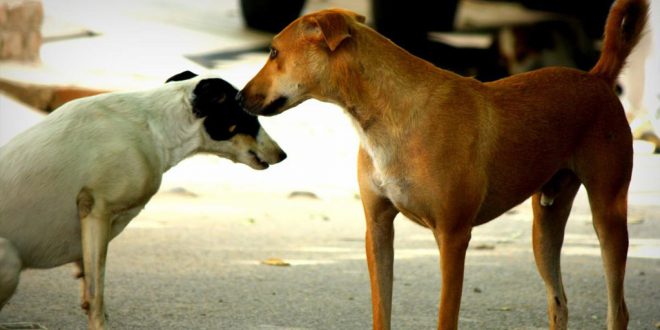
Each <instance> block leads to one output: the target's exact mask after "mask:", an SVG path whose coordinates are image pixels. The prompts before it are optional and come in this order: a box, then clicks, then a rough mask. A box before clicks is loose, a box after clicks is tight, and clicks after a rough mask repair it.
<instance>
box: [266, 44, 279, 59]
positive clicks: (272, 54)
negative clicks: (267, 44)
mask: <svg viewBox="0 0 660 330" xmlns="http://www.w3.org/2000/svg"><path fill="white" fill-rule="evenodd" d="M277 53H278V52H277V49H275V48H273V47H271V48H270V55H268V57H270V59H271V60H274V59H275V58H276V57H277Z"/></svg>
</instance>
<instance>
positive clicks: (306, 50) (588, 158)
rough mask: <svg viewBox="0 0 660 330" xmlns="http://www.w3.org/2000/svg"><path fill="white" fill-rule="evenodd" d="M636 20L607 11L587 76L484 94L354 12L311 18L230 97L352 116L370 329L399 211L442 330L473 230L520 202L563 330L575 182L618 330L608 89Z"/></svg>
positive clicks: (617, 131)
mask: <svg viewBox="0 0 660 330" xmlns="http://www.w3.org/2000/svg"><path fill="white" fill-rule="evenodd" d="M646 13H647V3H646V1H644V0H619V1H617V2H616V4H615V5H614V7H613V9H612V11H611V13H610V16H609V18H608V21H607V26H606V36H605V43H604V49H603V54H602V56H601V58H600V60H599V62H598V64H596V66H595V67H594V68H593V69H592V70H591V71H590V72H588V73H587V72H582V71H578V70H573V69H562V68H550V69H542V70H538V71H535V72H530V73H525V74H520V75H516V76H512V77H510V78H506V79H503V80H499V81H496V82H493V83H486V84H483V83H480V82H478V81H476V80H474V79H471V78H465V77H461V76H458V75H455V74H453V73H450V72H447V71H444V70H441V69H438V68H436V67H434V66H433V65H431V64H430V63H428V62H425V61H423V60H421V59H419V58H417V57H415V56H412V55H411V54H409V53H407V52H406V51H404V50H403V49H401V48H399V47H397V46H396V45H395V44H393V43H392V42H390V41H389V40H388V39H386V38H384V37H383V36H381V35H379V34H378V33H376V32H375V31H374V30H372V29H370V28H369V27H367V26H366V25H364V24H362V23H363V22H364V17H362V16H359V15H357V14H355V13H351V12H348V11H344V10H325V11H320V12H317V13H313V14H309V15H306V16H303V17H301V18H299V19H298V20H296V21H294V22H293V23H291V25H289V26H288V27H286V28H285V29H284V30H283V31H282V32H281V33H280V34H278V35H277V36H275V38H274V39H273V42H272V50H271V54H270V59H269V60H268V62H267V63H266V64H265V66H264V67H263V69H262V70H261V71H260V72H259V73H258V74H257V75H256V77H254V78H253V79H252V81H250V82H249V83H248V84H247V85H246V86H245V88H244V89H243V91H242V92H241V94H239V95H238V96H237V97H238V99H239V101H240V102H241V103H242V104H243V106H244V107H245V108H246V109H247V110H248V111H249V112H251V113H253V114H260V115H274V114H278V113H281V112H282V111H284V110H286V109H289V108H291V107H293V106H295V105H297V104H299V103H301V102H303V101H304V100H307V99H309V98H315V99H319V100H321V101H327V102H332V103H335V104H338V105H341V106H342V107H343V108H344V109H345V110H346V113H347V114H348V115H349V116H350V117H351V118H352V119H353V121H354V123H355V127H356V129H357V131H358V133H359V136H360V144H361V148H360V152H359V156H358V158H359V159H358V169H359V173H358V177H359V184H360V193H361V196H362V203H363V205H364V211H365V215H366V221H367V233H366V252H367V261H368V265H369V273H370V277H371V292H372V304H373V318H374V328H375V329H389V328H390V313H391V300H392V265H393V255H394V254H393V247H392V242H393V237H394V230H393V219H394V217H395V215H396V214H397V213H399V212H401V213H403V214H404V215H405V216H407V217H408V218H410V219H411V220H413V221H415V222H417V223H419V224H421V225H423V226H425V227H428V228H430V229H431V230H432V231H433V234H434V236H435V239H436V241H437V244H438V248H439V249H440V257H441V261H440V267H441V269H442V290H441V294H440V310H439V321H438V322H439V323H438V328H442V329H455V328H456V327H457V325H458V314H459V308H460V301H461V292H462V283H463V270H464V261H465V253H466V249H467V247H468V243H469V241H470V232H471V229H472V227H473V226H476V225H479V224H483V223H485V222H487V221H489V220H491V219H494V218H496V217H498V216H499V215H501V214H502V213H503V212H505V211H507V210H509V209H510V208H512V207H514V206H515V205H517V204H519V203H521V202H523V201H524V200H525V199H527V198H528V197H529V196H530V195H531V196H533V198H532V203H533V208H534V225H533V245H534V256H535V257H536V263H537V266H538V269H539V272H540V273H541V276H542V277H543V279H544V281H545V285H546V288H547V301H548V317H549V321H550V324H551V326H550V327H551V328H552V329H565V328H566V326H567V317H568V310H567V306H566V296H565V294H564V288H563V285H562V280H561V272H560V262H559V261H560V260H559V259H560V250H561V246H562V242H563V236H564V228H565V224H566V220H567V218H568V214H569V211H570V209H571V205H572V202H573V198H574V197H575V194H576V193H577V191H578V188H579V187H580V185H581V184H583V185H584V186H585V187H586V189H587V193H588V195H589V202H590V204H591V209H592V212H593V224H594V227H595V229H596V232H597V234H598V237H599V239H600V244H601V252H602V256H603V262H604V266H605V267H604V268H605V274H606V278H607V289H608V316H607V317H608V320H607V322H608V328H609V329H623V328H625V327H626V325H627V322H628V312H627V310H626V304H625V302H624V296H623V279H624V273H625V265H626V254H627V249H628V234H627V228H626V208H627V202H626V196H627V191H628V184H629V181H630V175H631V169H632V138H631V133H630V128H629V126H628V123H627V121H626V117H625V115H624V112H623V108H622V106H621V103H620V102H619V100H618V98H617V96H616V95H615V94H614V92H613V85H614V80H615V78H616V77H617V75H618V74H619V71H620V70H621V67H622V66H623V62H624V60H625V58H626V56H628V54H629V53H630V50H631V49H632V48H633V46H634V45H635V43H636V42H637V40H638V39H639V35H640V31H641V30H642V28H643V26H644V24H645V18H646Z"/></svg>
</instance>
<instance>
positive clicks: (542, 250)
mask: <svg viewBox="0 0 660 330" xmlns="http://www.w3.org/2000/svg"><path fill="white" fill-rule="evenodd" d="M561 180H562V178H560V177H555V178H553V179H552V180H551V184H552V181H554V182H558V181H561ZM579 188H580V181H579V180H577V178H576V177H575V176H574V175H573V174H570V181H569V182H567V183H566V184H562V186H561V188H560V189H559V190H557V191H554V192H553V195H554V198H553V203H552V204H551V205H544V204H543V202H542V196H541V195H542V194H543V193H542V192H539V193H536V194H535V195H534V196H533V197H532V208H533V210H534V223H533V226H532V245H533V247H534V259H535V261H536V267H537V268H538V271H539V274H540V275H541V278H542V279H543V282H544V283H545V288H546V293H547V301H548V302H547V303H548V324H549V325H550V327H549V328H550V329H551V330H563V329H567V328H568V304H567V299H566V293H565V291H564V284H563V282H562V277H561V262H560V255H561V247H562V244H563V243H564V230H565V229H566V222H567V221H568V216H569V214H570V213H571V207H572V205H573V200H574V199H575V195H576V194H577V192H578V189H579ZM553 190H554V187H553Z"/></svg>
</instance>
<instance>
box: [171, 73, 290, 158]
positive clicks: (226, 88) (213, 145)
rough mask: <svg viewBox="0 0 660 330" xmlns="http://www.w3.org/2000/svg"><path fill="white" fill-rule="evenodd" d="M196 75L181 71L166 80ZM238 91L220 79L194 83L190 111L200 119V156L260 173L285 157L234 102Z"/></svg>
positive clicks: (260, 128) (189, 77)
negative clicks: (227, 160)
mask: <svg viewBox="0 0 660 330" xmlns="http://www.w3.org/2000/svg"><path fill="white" fill-rule="evenodd" d="M196 76H197V75H196V74H194V73H192V72H190V71H185V72H182V73H179V74H177V75H175V76H173V77H171V78H169V79H168V80H167V82H170V81H181V80H187V79H191V78H194V77H196ZM236 93H238V90H237V89H236V88H234V86H232V85H231V84H229V83H228V82H226V81H224V80H222V79H220V78H208V79H202V80H199V82H197V84H196V86H195V87H194V90H193V95H192V98H191V104H192V111H193V114H194V115H195V116H196V117H197V118H204V130H205V134H203V142H202V146H201V148H200V151H201V152H208V153H212V154H216V155H218V156H220V157H224V158H228V159H230V160H232V161H235V162H240V163H243V164H246V165H248V166H250V167H252V168H254V169H257V170H263V169H266V168H268V166H269V165H272V164H276V163H279V162H281V161H282V160H284V159H285V158H286V153H285V152H284V151H283V150H282V149H281V148H280V147H279V146H278V145H277V143H276V142H275V141H274V140H273V139H271V138H270V136H268V133H266V131H265V130H264V129H263V128H262V127H261V124H260V123H259V120H258V119H257V117H255V116H252V115H250V114H248V113H246V112H245V111H243V109H242V108H241V107H240V106H239V105H238V103H237V102H236V100H235V98H236Z"/></svg>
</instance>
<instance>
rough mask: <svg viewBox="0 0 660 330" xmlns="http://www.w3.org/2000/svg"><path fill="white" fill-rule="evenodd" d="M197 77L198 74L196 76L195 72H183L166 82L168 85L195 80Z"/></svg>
mask: <svg viewBox="0 0 660 330" xmlns="http://www.w3.org/2000/svg"><path fill="white" fill-rule="evenodd" d="M195 77H197V74H195V73H193V72H190V71H183V72H181V73H177V74H175V75H173V76H171V77H170V78H169V79H167V80H166V81H165V83H166V84H167V83H168V82H170V81H182V80H188V79H191V78H195Z"/></svg>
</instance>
